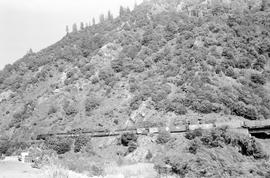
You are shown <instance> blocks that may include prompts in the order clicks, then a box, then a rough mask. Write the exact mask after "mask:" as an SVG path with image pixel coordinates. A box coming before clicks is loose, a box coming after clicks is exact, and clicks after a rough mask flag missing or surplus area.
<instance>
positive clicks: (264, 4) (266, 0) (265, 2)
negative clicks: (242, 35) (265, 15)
mask: <svg viewBox="0 0 270 178" xmlns="http://www.w3.org/2000/svg"><path fill="white" fill-rule="evenodd" d="M269 6H270V2H269V0H262V5H261V11H265V10H267V9H268V7H269Z"/></svg>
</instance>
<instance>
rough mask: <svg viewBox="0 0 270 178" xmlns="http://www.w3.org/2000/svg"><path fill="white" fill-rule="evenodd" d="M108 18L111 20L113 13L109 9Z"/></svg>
mask: <svg viewBox="0 0 270 178" xmlns="http://www.w3.org/2000/svg"><path fill="white" fill-rule="evenodd" d="M108 20H109V21H112V20H113V15H112V13H111V11H108Z"/></svg>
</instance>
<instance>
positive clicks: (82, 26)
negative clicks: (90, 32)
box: [80, 22, 84, 30]
mask: <svg viewBox="0 0 270 178" xmlns="http://www.w3.org/2000/svg"><path fill="white" fill-rule="evenodd" d="M83 29H84V24H83V22H81V25H80V30H83Z"/></svg>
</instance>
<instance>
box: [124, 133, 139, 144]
mask: <svg viewBox="0 0 270 178" xmlns="http://www.w3.org/2000/svg"><path fill="white" fill-rule="evenodd" d="M137 138H138V137H137V135H136V134H134V133H124V134H122V135H121V138H120V140H121V144H122V145H123V146H129V144H130V143H136V142H137Z"/></svg>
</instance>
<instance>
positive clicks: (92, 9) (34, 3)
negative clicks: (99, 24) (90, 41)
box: [0, 0, 142, 69]
mask: <svg viewBox="0 0 270 178" xmlns="http://www.w3.org/2000/svg"><path fill="white" fill-rule="evenodd" d="M136 1H137V3H138V4H139V3H140V2H142V0H136ZM134 4H135V0H0V69H2V68H3V67H4V66H5V65H6V64H8V63H13V62H14V61H16V60H17V59H19V58H21V57H22V56H23V55H25V54H26V52H27V51H28V50H29V49H30V48H32V49H33V51H34V52H37V51H39V50H41V49H43V48H45V47H47V46H49V45H51V44H53V43H55V42H57V41H58V40H60V39H61V38H62V37H63V36H64V35H65V33H66V32H65V28H66V25H69V27H70V28H69V29H71V26H72V24H73V23H77V26H78V27H79V23H80V22H84V23H86V22H91V21H92V17H95V18H96V21H97V19H98V17H99V15H100V14H101V13H104V14H107V12H108V10H110V11H111V12H112V13H113V14H114V16H117V15H118V13H119V7H120V5H123V6H124V7H127V6H129V7H130V8H131V9H133V6H134Z"/></svg>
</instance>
